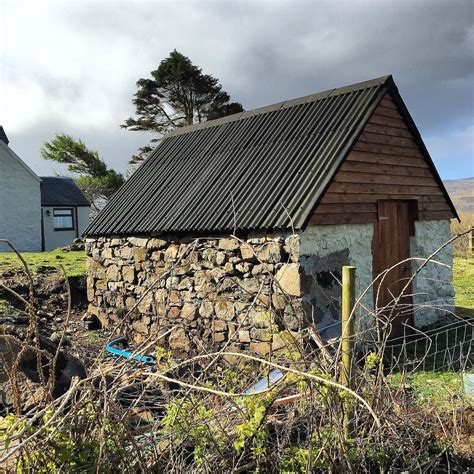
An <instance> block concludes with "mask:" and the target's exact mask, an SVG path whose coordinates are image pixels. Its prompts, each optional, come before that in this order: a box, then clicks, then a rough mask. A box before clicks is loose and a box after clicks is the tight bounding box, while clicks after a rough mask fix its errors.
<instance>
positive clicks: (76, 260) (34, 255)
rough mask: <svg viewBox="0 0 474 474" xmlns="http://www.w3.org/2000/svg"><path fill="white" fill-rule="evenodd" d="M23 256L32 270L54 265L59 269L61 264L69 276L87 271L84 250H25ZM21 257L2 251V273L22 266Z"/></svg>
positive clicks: (0, 269) (0, 256)
mask: <svg viewBox="0 0 474 474" xmlns="http://www.w3.org/2000/svg"><path fill="white" fill-rule="evenodd" d="M22 256H23V258H24V259H25V260H26V262H27V263H28V266H29V268H30V270H33V271H36V270H38V268H39V267H53V268H56V269H58V270H59V268H60V267H61V265H62V266H63V267H64V269H65V270H66V273H67V275H68V276H77V275H83V274H85V272H86V254H85V253H84V252H65V251H63V250H61V249H57V250H54V251H52V252H24V253H22ZM21 267H22V263H21V262H20V260H19V258H18V257H17V256H16V255H15V254H14V253H11V252H0V273H1V272H3V271H6V270H10V269H12V268H21Z"/></svg>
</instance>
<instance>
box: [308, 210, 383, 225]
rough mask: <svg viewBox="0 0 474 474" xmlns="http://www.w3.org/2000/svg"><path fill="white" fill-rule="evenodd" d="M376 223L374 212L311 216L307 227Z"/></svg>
mask: <svg viewBox="0 0 474 474" xmlns="http://www.w3.org/2000/svg"><path fill="white" fill-rule="evenodd" d="M371 222H377V214H376V213H375V212H368V213H361V214H313V215H312V216H311V218H310V220H309V225H334V224H370V223H371Z"/></svg>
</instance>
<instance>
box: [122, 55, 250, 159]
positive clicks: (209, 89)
mask: <svg viewBox="0 0 474 474" xmlns="http://www.w3.org/2000/svg"><path fill="white" fill-rule="evenodd" d="M137 86H138V90H137V92H136V93H135V98H134V99H133V103H134V105H135V106H136V111H135V113H136V117H130V118H128V119H127V120H126V121H125V123H123V124H122V125H121V127H122V128H126V129H128V130H132V131H148V132H153V133H155V134H156V137H154V138H153V139H152V140H151V141H152V143H154V142H157V141H158V140H159V139H160V137H161V136H162V135H164V134H165V133H168V132H170V131H171V130H174V129H175V128H177V127H183V126H186V125H192V124H195V123H200V122H204V121H206V120H213V119H216V118H219V117H224V116H226V115H231V114H235V113H237V112H242V111H243V108H242V105H241V104H240V103H238V102H231V101H230V96H229V94H228V93H227V92H226V91H224V90H223V89H222V86H221V84H219V80H218V79H217V78H215V77H213V76H211V75H209V74H204V73H203V72H202V69H201V68H200V67H198V66H196V65H194V64H193V63H192V62H191V60H190V59H189V58H187V57H186V56H184V55H183V54H181V53H179V52H178V51H176V50H174V51H172V52H171V53H170V55H169V56H168V57H167V58H166V59H164V60H163V61H161V63H160V65H159V66H158V68H157V69H155V70H154V71H151V79H150V78H148V79H144V78H142V79H139V80H138V82H137ZM151 150H152V147H151V146H145V147H143V148H140V149H139V153H138V155H135V156H133V157H132V159H131V161H130V162H131V163H137V162H140V161H143V160H144V159H145V158H146V156H147V154H148V153H149V152H150V151H151Z"/></svg>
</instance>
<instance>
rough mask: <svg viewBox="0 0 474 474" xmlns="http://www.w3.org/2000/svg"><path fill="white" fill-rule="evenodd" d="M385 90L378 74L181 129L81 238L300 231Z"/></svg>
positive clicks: (389, 85)
mask: <svg viewBox="0 0 474 474" xmlns="http://www.w3.org/2000/svg"><path fill="white" fill-rule="evenodd" d="M389 89H390V90H391V91H393V92H394V94H396V95H398V92H397V88H396V86H395V84H394V82H393V79H392V78H391V76H384V77H380V78H377V79H373V80H370V81H366V82H362V83H358V84H354V85H351V86H347V87H342V88H338V89H332V90H328V91H325V92H320V93H318V94H314V95H310V96H306V97H301V98H299V99H295V100H290V101H287V102H281V103H278V104H275V105H271V106H268V107H263V108H260V109H255V110H251V111H247V112H242V113H239V114H235V115H231V116H228V117H224V118H221V119H217V120H213V121H209V122H205V123H202V124H197V125H192V126H189V127H184V128H180V129H178V130H176V131H174V132H173V133H171V134H169V135H167V136H166V137H165V138H164V139H163V140H162V141H161V143H160V144H159V145H158V147H157V148H156V149H155V150H154V152H153V154H152V155H151V156H150V157H149V158H148V159H147V160H146V161H145V162H144V163H143V164H142V165H141V166H140V168H139V169H138V170H137V171H136V172H135V173H134V174H133V175H132V176H131V178H130V179H128V180H127V181H126V183H125V184H124V185H123V186H122V188H120V190H119V191H118V192H117V193H116V194H115V195H114V196H113V198H112V199H111V200H110V201H109V203H108V204H107V205H106V206H105V208H104V209H103V210H102V211H101V212H100V213H99V214H98V216H97V217H96V218H95V219H94V221H93V222H92V223H91V224H90V225H89V227H88V228H87V229H86V231H85V232H84V234H85V235H88V236H93V235H112V234H122V235H130V234H140V233H160V232H209V231H232V230H234V229H245V230H252V229H268V228H281V229H285V228H292V227H293V228H295V229H300V228H303V227H304V226H305V224H306V222H307V221H308V219H309V217H310V215H311V213H312V211H313V209H314V208H315V206H316V205H317V203H318V202H319V200H320V199H321V198H322V196H323V194H324V192H325V190H326V189H327V187H328V186H329V184H330V182H331V179H332V177H333V176H334V174H335V173H336V171H337V169H338V168H339V166H340V165H341V164H342V162H343V160H344V159H345V157H346V155H347V154H348V152H349V151H350V148H351V147H352V145H353V144H354V143H355V141H356V140H357V138H358V136H359V134H360V132H361V131H362V129H363V127H364V126H365V123H366V122H367V120H368V118H369V117H370V115H371V113H372V112H373V110H374V109H375V107H376V106H377V105H378V103H379V102H380V100H381V99H382V97H383V96H384V94H385V92H386V91H387V90H389ZM400 100H401V99H400Z"/></svg>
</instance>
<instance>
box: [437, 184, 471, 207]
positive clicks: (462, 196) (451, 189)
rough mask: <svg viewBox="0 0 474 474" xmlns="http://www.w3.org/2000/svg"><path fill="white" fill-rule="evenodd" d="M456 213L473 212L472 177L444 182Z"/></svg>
mask: <svg viewBox="0 0 474 474" xmlns="http://www.w3.org/2000/svg"><path fill="white" fill-rule="evenodd" d="M444 185H445V186H446V189H447V190H448V193H449V195H450V196H451V199H452V200H453V202H454V205H455V206H456V209H457V210H458V212H474V177H473V178H464V179H448V180H446V181H444Z"/></svg>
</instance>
